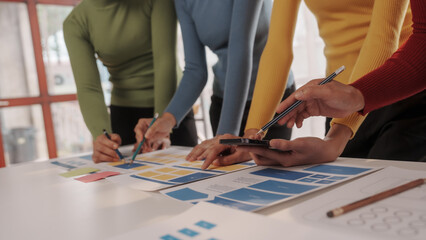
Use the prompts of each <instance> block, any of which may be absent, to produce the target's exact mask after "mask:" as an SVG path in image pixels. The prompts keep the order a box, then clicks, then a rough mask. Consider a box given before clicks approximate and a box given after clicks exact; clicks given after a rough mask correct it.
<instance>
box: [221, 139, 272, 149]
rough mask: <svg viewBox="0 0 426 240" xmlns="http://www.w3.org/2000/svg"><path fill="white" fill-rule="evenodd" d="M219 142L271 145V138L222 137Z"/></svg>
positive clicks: (260, 145) (259, 145)
mask: <svg viewBox="0 0 426 240" xmlns="http://www.w3.org/2000/svg"><path fill="white" fill-rule="evenodd" d="M219 143H221V144H226V145H245V146H258V147H269V140H255V139H249V138H233V139H220V140H219Z"/></svg>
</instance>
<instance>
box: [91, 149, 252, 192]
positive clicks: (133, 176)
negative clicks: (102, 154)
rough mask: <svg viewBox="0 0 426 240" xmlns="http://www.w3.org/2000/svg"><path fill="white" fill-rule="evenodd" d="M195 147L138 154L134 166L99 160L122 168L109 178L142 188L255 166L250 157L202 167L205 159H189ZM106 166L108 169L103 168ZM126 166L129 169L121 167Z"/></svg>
mask: <svg viewBox="0 0 426 240" xmlns="http://www.w3.org/2000/svg"><path fill="white" fill-rule="evenodd" d="M191 150H192V148H189V147H177V146H173V147H170V148H168V149H165V150H160V151H156V152H151V153H144V154H140V155H138V156H137V157H136V160H135V162H134V164H133V165H134V166H129V165H115V166H112V165H114V164H115V163H103V164H96V167H98V168H101V169H102V170H108V171H121V172H122V174H121V175H118V176H114V177H110V178H107V180H108V181H111V182H114V183H116V184H119V185H122V186H126V187H131V188H134V189H138V190H143V191H156V190H159V189H163V188H167V187H171V186H176V185H180V184H184V183H189V182H194V181H198V180H202V179H206V178H210V177H214V176H218V175H222V174H225V173H231V172H234V171H238V170H242V169H246V168H251V167H253V166H255V163H254V162H253V161H250V162H244V163H240V164H234V165H231V166H223V167H214V166H210V167H209V168H208V169H207V170H201V165H202V163H203V162H202V161H195V162H188V161H186V160H185V157H186V155H188V153H189V152H190V151H191ZM103 166H105V169H104V168H102V167H103ZM122 167H124V168H126V169H125V170H124V169H120V168H122ZM106 168H108V169H106Z"/></svg>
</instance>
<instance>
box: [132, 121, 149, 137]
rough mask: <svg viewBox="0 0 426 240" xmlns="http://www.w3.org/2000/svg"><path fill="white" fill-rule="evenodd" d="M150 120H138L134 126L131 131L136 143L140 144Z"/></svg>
mask: <svg viewBox="0 0 426 240" xmlns="http://www.w3.org/2000/svg"><path fill="white" fill-rule="evenodd" d="M149 121H150V119H148V118H140V119H139V120H138V123H137V124H136V126H135V128H134V129H133V130H134V132H135V136H136V142H138V143H139V142H141V141H142V139H143V136H144V134H145V132H146V130H147V129H148V126H149Z"/></svg>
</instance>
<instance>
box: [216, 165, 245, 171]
mask: <svg viewBox="0 0 426 240" xmlns="http://www.w3.org/2000/svg"><path fill="white" fill-rule="evenodd" d="M245 167H246V166H243V165H229V166H219V167H217V166H210V167H209V168H208V169H212V170H219V171H226V172H230V171H235V170H239V169H243V168H245Z"/></svg>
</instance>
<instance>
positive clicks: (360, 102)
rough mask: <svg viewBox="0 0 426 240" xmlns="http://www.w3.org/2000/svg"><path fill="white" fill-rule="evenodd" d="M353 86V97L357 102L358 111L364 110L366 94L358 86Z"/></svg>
mask: <svg viewBox="0 0 426 240" xmlns="http://www.w3.org/2000/svg"><path fill="white" fill-rule="evenodd" d="M352 88H353V91H352V92H353V94H352V95H353V97H352V99H353V101H354V102H355V103H356V111H357V112H359V111H362V110H363V109H364V107H365V100H364V95H363V94H362V92H361V91H360V90H359V89H358V88H356V87H354V86H352Z"/></svg>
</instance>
